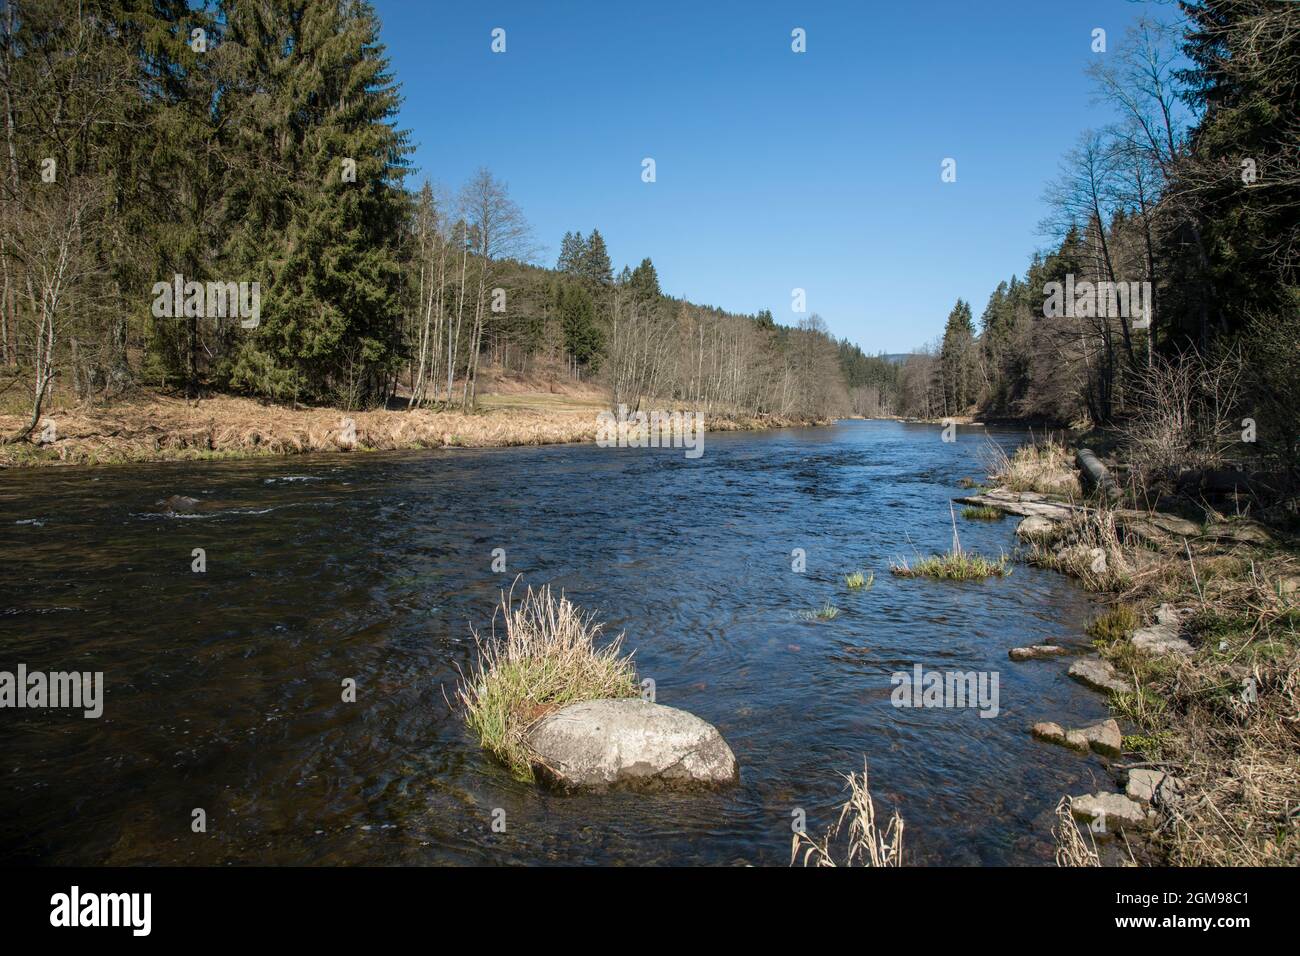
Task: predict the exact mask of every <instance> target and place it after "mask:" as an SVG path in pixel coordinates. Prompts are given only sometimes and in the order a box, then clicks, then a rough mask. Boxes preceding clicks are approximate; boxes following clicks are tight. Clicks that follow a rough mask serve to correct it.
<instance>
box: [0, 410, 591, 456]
mask: <svg viewBox="0 0 1300 956" xmlns="http://www.w3.org/2000/svg"><path fill="white" fill-rule="evenodd" d="M44 418H45V419H48V420H50V421H53V422H54V424H55V429H56V440H55V441H54V442H53V443H52V444H47V445H43V446H40V448H39V449H36V450H38V451H39V452H40V458H37V459H35V460H32V459H33V455H32V452H33V449H23V448H21V446H5V447H3V448H0V456H4V457H3V458H0V461H3V462H4V463H6V464H16V463H23V464H25V463H39V462H40V461H42V460H48V461H56V462H67V463H75V464H95V463H99V462H116V461H158V460H166V459H185V458H220V457H236V456H244V455H248V456H252V455H294V454H302V453H304V452H325V451H349V450H394V449H403V448H440V447H452V446H459V447H468V448H482V447H494V446H500V445H543V444H554V443H560V442H575V441H590V440H594V439H595V435H596V421H595V416H594V415H593V414H592V413H591V412H590V411H589V410H587V409H585V408H581V407H579V408H575V409H571V410H569V409H552V410H548V411H544V412H542V411H534V410H530V409H523V408H514V409H510V410H509V411H508V412H506V411H499V412H485V413H482V414H473V415H467V414H464V413H461V412H456V411H430V410H427V409H417V410H414V411H387V410H380V411H371V412H341V411H339V410H338V409H329V408H288V407H286V406H282V405H267V404H263V403H261V402H257V401H254V400H252V399H247V398H237V397H231V396H221V397H217V398H208V399H203V400H201V401H197V402H189V401H185V400H183V399H176V398H166V397H150V398H148V399H144V400H137V401H131V402H123V403H119V404H116V405H113V406H111V407H108V408H94V407H70V406H63V407H54V408H51V409H50V410H49V411H48V412H47V413H46V414H45V416H44ZM349 420H350V421H351V422H352V428H351V429H349V428H348V421H349ZM17 427H18V420H17V418H14V417H11V416H0V429H3V430H4V431H11V430H15V429H16V428H17ZM349 432H355V442H351V441H349V440H348V438H349ZM23 459H27V460H23Z"/></svg>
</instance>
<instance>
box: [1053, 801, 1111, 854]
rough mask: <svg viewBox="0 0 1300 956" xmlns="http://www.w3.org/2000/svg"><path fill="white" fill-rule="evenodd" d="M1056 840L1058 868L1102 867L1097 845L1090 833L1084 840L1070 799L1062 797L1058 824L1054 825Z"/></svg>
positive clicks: (1058, 809)
mask: <svg viewBox="0 0 1300 956" xmlns="http://www.w3.org/2000/svg"><path fill="white" fill-rule="evenodd" d="M1052 836H1053V837H1054V838H1055V839H1056V865H1057V866H1101V859H1100V858H1099V857H1098V855H1097V844H1096V842H1095V841H1094V840H1093V838H1092V833H1091V832H1089V833H1088V836H1087V838H1086V839H1085V838H1084V835H1083V832H1082V831H1081V830H1080V829H1079V823H1078V821H1077V820H1075V819H1074V815H1073V814H1072V813H1070V798H1069V797H1062V798H1061V801H1060V803H1058V804H1057V805H1056V823H1055V824H1053V825H1052Z"/></svg>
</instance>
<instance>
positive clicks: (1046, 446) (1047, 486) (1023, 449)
mask: <svg viewBox="0 0 1300 956" xmlns="http://www.w3.org/2000/svg"><path fill="white" fill-rule="evenodd" d="M985 455H986V457H987V458H988V461H987V462H986V465H987V468H988V472H989V475H990V476H991V477H992V478H994V479H996V480H997V482H998V483H999V484H1001V485H1003V486H1004V487H1006V488H1009V489H1011V490H1012V491H1036V492H1038V493H1039V494H1043V495H1053V496H1056V497H1062V498H1067V499H1069V500H1071V501H1074V500H1077V499H1078V498H1080V497H1081V495H1082V493H1083V492H1082V488H1081V487H1080V485H1079V477H1078V475H1077V474H1075V471H1074V458H1073V456H1072V455H1071V454H1070V451H1069V449H1068V448H1066V446H1065V444H1064V443H1063V442H1061V441H1058V440H1057V439H1056V438H1054V437H1053V436H1052V435H1050V434H1048V435H1047V436H1045V437H1042V438H1038V439H1035V440H1033V441H1030V442H1028V443H1027V444H1024V445H1021V446H1020V447H1019V448H1017V449H1016V450H1015V451H1014V452H1013V453H1012V454H1011V455H1010V457H1008V456H1007V454H1006V452H1004V451H1003V450H1002V449H1001V448H1000V447H999V446H997V445H995V444H993V443H992V442H990V443H989V445H988V448H987V450H986V452H985Z"/></svg>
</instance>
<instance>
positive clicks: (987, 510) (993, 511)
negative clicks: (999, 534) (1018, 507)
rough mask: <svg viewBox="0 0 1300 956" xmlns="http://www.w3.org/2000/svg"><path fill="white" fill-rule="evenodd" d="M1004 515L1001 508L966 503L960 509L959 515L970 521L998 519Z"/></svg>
mask: <svg viewBox="0 0 1300 956" xmlns="http://www.w3.org/2000/svg"><path fill="white" fill-rule="evenodd" d="M1004 515H1005V512H1003V511H1002V510H1001V509H999V508H994V507H992V506H990V505H967V506H966V507H965V508H962V509H961V516H962V517H963V518H970V519H971V520H972V521H1000V520H1002V518H1003V516H1004Z"/></svg>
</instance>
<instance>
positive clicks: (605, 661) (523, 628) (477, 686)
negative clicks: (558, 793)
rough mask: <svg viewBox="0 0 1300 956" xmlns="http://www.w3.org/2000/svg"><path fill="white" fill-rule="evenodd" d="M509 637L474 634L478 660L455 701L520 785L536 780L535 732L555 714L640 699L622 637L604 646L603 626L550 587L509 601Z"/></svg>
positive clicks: (503, 612) (504, 607) (505, 605)
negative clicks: (531, 738) (581, 705)
mask: <svg viewBox="0 0 1300 956" xmlns="http://www.w3.org/2000/svg"><path fill="white" fill-rule="evenodd" d="M498 613H499V614H500V616H501V617H502V618H503V619H504V626H505V634H504V635H502V636H498V635H497V633H496V629H495V619H494V621H493V633H492V634H491V635H490V636H489V637H488V638H487V639H483V638H481V637H480V636H479V635H478V634H477V633H476V634H475V635H474V640H475V643H476V644H477V646H478V661H477V663H476V664H475V665H474V667H473V668H472V669H471V670H470V672H469V673H468V674H465V675H463V676H462V679H461V682H460V686H459V687H458V688H457V690H456V698H457V700H458V701H459V703H460V705H461V708H462V710H463V712H464V716H465V722H466V724H467V725H468V727H469V729H470V730H471V731H473V733H474V734H475V735H476V736H477V737H478V739H479V742H480V743H481V744H482V745H483V747H484V748H486V749H487V750H488V751H490V752H491V753H492V754H494V755H495V756H496V757H498V758H499V759H500V760H501V761H502V762H503V763H505V764H506V766H508V767H509V768H510V770H511V772H512V773H514V774H515V776H517V777H518V778H519V779H521V780H527V781H532V780H533V770H532V755H531V753H530V752H529V750H528V747H527V745H526V743H525V736H526V734H527V733H528V730H529V729H530V728H531V727H532V726H533V724H535V723H536V722H537V721H539V720H541V719H542V718H543V717H545V716H546V715H547V714H549V713H550V712H551V711H553V710H556V709H557V708H559V707H563V706H564V705H565V704H571V703H575V702H577V701H583V700H601V699H607V698H623V697H636V696H638V695H639V688H638V685H637V677H636V669H635V668H634V667H633V664H632V655H631V654H628V655H623V654H622V653H621V649H622V640H623V637H622V635H621V634H620V635H619V636H618V637H615V638H614V639H613V640H611V641H610V642H609V643H608V644H606V645H605V646H604V647H597V640H598V638H599V637H600V632H601V625H600V624H598V623H596V622H595V621H594V620H593V617H592V615H591V614H584V613H583V612H582V611H580V610H579V609H578V608H577V607H576V606H575V605H574V604H573V603H572V602H571V601H569V599H568V598H566V597H564V595H563V594H561V595H559V596H558V597H557V596H555V595H554V594H553V593H552V592H551V589H550V587H549V586H546V587H542V588H540V589H538V590H536V591H534V590H533V589H532V588H531V587H530V588H528V590H527V591H526V592H525V594H524V596H523V598H522V599H520V600H519V601H518V602H516V601H515V600H514V594H513V589H512V590H511V592H510V593H507V594H504V595H502V598H501V606H500V608H499V609H498Z"/></svg>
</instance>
